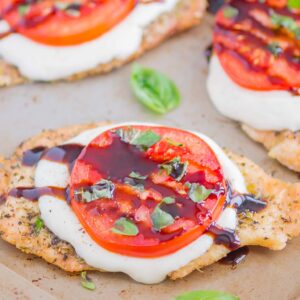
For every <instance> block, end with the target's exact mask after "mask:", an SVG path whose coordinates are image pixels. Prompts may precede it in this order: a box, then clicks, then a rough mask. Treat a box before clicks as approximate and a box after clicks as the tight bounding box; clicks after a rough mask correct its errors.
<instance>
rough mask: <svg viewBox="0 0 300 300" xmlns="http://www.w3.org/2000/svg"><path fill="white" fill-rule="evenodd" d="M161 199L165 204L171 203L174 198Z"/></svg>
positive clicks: (173, 201)
mask: <svg viewBox="0 0 300 300" xmlns="http://www.w3.org/2000/svg"><path fill="white" fill-rule="evenodd" d="M162 201H163V202H164V203H166V204H173V203H175V199H174V198H173V197H165V198H164V199H163V200H162Z"/></svg>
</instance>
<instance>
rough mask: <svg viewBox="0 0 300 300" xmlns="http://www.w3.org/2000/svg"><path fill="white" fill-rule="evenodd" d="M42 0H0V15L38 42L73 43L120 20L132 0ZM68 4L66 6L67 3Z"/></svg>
mask: <svg viewBox="0 0 300 300" xmlns="http://www.w3.org/2000/svg"><path fill="white" fill-rule="evenodd" d="M57 3H58V1H56V0H44V1H39V2H34V1H32V4H28V5H27V4H24V1H22V0H1V1H0V15H1V16H3V18H4V19H5V20H6V21H7V22H8V23H9V25H10V26H11V28H12V29H13V30H14V31H16V32H18V33H20V34H22V35H24V36H26V37H28V38H30V39H32V40H34V41H36V42H39V43H43V44H47V45H54V46H70V45H77V44H81V43H84V42H88V41H90V40H93V39H95V38H97V37H99V36H101V35H102V34H104V33H105V32H107V31H109V30H110V29H111V28H113V27H114V26H115V25H117V24H118V23H119V22H120V21H122V20H123V19H124V18H125V17H126V16H127V15H128V14H129V13H130V11H131V10H132V9H133V8H134V6H135V5H136V0H95V1H90V0H81V4H80V5H74V1H73V0H60V1H59V4H60V5H58V4H57ZM68 5H70V6H68Z"/></svg>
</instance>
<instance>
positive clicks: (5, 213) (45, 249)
mask: <svg viewBox="0 0 300 300" xmlns="http://www.w3.org/2000/svg"><path fill="white" fill-rule="evenodd" d="M101 125H105V123H98V124H88V125H77V126H71V127H67V128H62V129H58V130H45V131H43V132H42V133H41V134H39V135H37V136H35V137H32V138H31V139H29V140H27V141H26V142H24V143H22V144H21V145H20V146H19V147H18V148H17V150H16V151H15V153H14V154H13V155H12V157H11V158H8V159H5V158H0V165H1V168H0V192H1V193H2V194H3V193H7V192H8V191H9V190H10V189H12V188H14V187H18V186H22V187H32V186H33V177H34V167H24V166H22V164H21V158H22V154H23V152H24V151H26V150H28V149H32V148H35V147H37V146H44V147H53V146H56V145H60V144H62V143H63V142H64V141H66V140H68V139H70V138H72V137H74V136H76V135H78V134H79V133H80V132H82V131H84V130H87V129H90V128H94V127H96V126H101ZM227 154H228V156H229V157H230V158H231V159H232V160H233V161H234V162H235V163H236V164H237V165H238V167H239V168H240V170H241V172H242V173H243V175H244V177H245V180H246V183H247V187H248V190H249V192H250V193H252V194H254V195H255V196H256V197H260V198H262V199H264V200H265V201H267V203H268V204H267V207H266V208H265V209H263V210H262V211H260V212H258V213H247V214H244V213H243V214H240V215H239V216H238V221H239V224H238V228H237V234H238V237H239V239H240V241H241V245H242V246H243V245H259V246H263V247H267V248H270V249H273V250H281V249H283V248H284V247H285V246H286V242H287V240H288V239H290V238H292V237H294V236H297V235H299V233H300V227H299V226H298V220H300V183H299V184H290V183H285V182H282V181H280V180H278V179H274V178H272V177H271V176H269V175H267V174H266V173H265V172H264V171H263V170H262V169H261V168H260V167H259V166H257V165H255V164H254V163H253V162H252V161H250V160H249V159H247V158H245V157H242V156H238V155H235V154H233V153H231V152H229V151H227ZM39 215H40V212H39V208H38V203H37V202H32V201H28V200H26V199H23V198H20V199H16V198H14V197H12V196H9V197H7V199H6V201H5V202H4V203H2V204H0V235H1V237H2V238H3V239H4V240H6V241H7V242H9V243H11V244H13V245H15V246H16V247H17V248H19V249H21V250H22V251H24V252H26V253H32V254H35V255H37V256H40V257H42V258H43V259H45V260H46V261H47V262H49V263H52V264H55V265H57V266H58V267H60V268H62V269H64V270H66V271H69V272H79V271H82V270H89V269H93V268H92V267H90V266H88V265H87V264H86V263H85V262H84V261H83V260H82V259H81V258H80V257H78V256H77V255H76V253H75V251H74V249H73V247H72V246H71V245H70V244H68V243H67V242H64V241H62V240H60V239H59V238H58V237H57V236H55V235H54V234H53V233H52V232H51V231H50V230H49V229H47V228H46V227H44V228H43V229H42V230H41V231H40V232H36V230H35V225H34V224H35V221H36V219H37V218H38V217H39ZM228 252H229V250H228V248H226V247H224V246H222V245H216V244H214V245H213V246H212V247H211V249H210V250H209V251H208V252H207V253H206V254H205V255H203V256H202V257H200V258H198V259H196V260H193V261H192V262H190V263H189V264H188V265H186V266H184V267H182V268H180V269H178V270H176V271H174V272H171V273H170V274H169V277H170V278H171V279H177V278H182V277H184V276H186V275H188V274H189V273H191V272H192V271H193V270H196V269H200V268H203V267H205V266H207V265H210V264H212V263H214V262H216V261H218V260H220V259H221V258H222V257H224V256H226V254H227V253H228Z"/></svg>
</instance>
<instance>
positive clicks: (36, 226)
mask: <svg viewBox="0 0 300 300" xmlns="http://www.w3.org/2000/svg"><path fill="white" fill-rule="evenodd" d="M44 226H45V225H44V221H43V220H42V219H41V218H40V217H38V218H37V219H36V221H35V222H34V231H35V233H36V234H38V233H40V231H41V230H42V229H43V228H44Z"/></svg>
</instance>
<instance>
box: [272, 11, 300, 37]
mask: <svg viewBox="0 0 300 300" xmlns="http://www.w3.org/2000/svg"><path fill="white" fill-rule="evenodd" d="M270 16H271V21H272V23H273V24H274V25H275V26H277V27H282V28H285V29H286V30H288V31H290V32H291V33H293V34H294V35H295V38H296V39H297V40H299V39H300V26H299V25H298V24H297V22H296V21H295V20H294V19H293V18H292V17H288V16H284V15H280V14H277V13H276V12H275V11H274V10H272V9H271V10H270Z"/></svg>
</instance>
